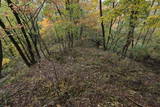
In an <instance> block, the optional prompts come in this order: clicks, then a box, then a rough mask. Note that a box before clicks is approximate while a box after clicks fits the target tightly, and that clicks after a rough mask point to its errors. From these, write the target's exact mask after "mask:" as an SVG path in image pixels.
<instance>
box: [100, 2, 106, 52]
mask: <svg viewBox="0 0 160 107" xmlns="http://www.w3.org/2000/svg"><path fill="white" fill-rule="evenodd" d="M99 10H100V17H102V16H103V10H102V0H99ZM101 28H102V37H103V49H104V50H106V38H105V29H104V22H103V20H102V21H101Z"/></svg>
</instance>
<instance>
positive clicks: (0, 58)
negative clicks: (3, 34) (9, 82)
mask: <svg viewBox="0 0 160 107" xmlns="http://www.w3.org/2000/svg"><path fill="white" fill-rule="evenodd" d="M2 62H3V49H2V41H1V40H0V78H2Z"/></svg>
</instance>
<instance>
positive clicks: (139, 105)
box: [125, 96, 145, 107]
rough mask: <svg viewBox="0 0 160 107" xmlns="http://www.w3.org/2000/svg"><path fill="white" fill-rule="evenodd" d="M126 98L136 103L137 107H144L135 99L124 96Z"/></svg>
mask: <svg viewBox="0 0 160 107" xmlns="http://www.w3.org/2000/svg"><path fill="white" fill-rule="evenodd" d="M125 97H126V98H127V99H128V100H130V101H131V102H133V103H134V104H136V105H137V106H138V107H145V106H144V105H142V104H139V103H137V102H136V101H134V100H133V99H131V98H129V97H128V96H125Z"/></svg>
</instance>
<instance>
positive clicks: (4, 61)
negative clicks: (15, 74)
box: [2, 58, 10, 65]
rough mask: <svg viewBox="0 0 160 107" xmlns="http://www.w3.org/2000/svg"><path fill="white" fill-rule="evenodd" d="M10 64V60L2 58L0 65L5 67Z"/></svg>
mask: <svg viewBox="0 0 160 107" xmlns="http://www.w3.org/2000/svg"><path fill="white" fill-rule="evenodd" d="M9 62H10V59H9V58H4V59H3V62H2V65H6V64H8V63H9Z"/></svg>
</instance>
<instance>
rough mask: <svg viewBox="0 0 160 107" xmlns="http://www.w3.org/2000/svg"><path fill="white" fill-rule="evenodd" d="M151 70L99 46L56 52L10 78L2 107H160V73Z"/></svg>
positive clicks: (4, 86) (0, 90)
mask: <svg viewBox="0 0 160 107" xmlns="http://www.w3.org/2000/svg"><path fill="white" fill-rule="evenodd" d="M53 59H54V60H53ZM55 59H56V60H55ZM151 68H152V67H145V66H144V64H142V63H138V62H135V61H133V60H130V59H127V58H125V59H122V58H120V57H119V56H117V55H116V54H113V53H109V52H104V51H101V50H98V49H94V48H76V49H73V50H70V51H66V52H64V53H56V54H54V55H52V58H51V60H42V61H41V62H40V63H39V64H37V65H34V66H33V67H32V68H31V69H24V70H21V71H15V72H14V73H12V74H11V75H9V76H8V77H6V78H5V79H4V80H3V82H2V83H3V84H2V83H0V84H1V86H0V96H1V97H0V107H1V106H2V107H3V106H13V107H56V106H57V107H159V106H160V74H158V73H157V71H156V72H155V71H154V70H153V69H151ZM157 70H158V69H157Z"/></svg>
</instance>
